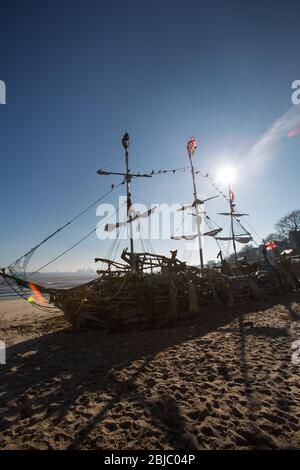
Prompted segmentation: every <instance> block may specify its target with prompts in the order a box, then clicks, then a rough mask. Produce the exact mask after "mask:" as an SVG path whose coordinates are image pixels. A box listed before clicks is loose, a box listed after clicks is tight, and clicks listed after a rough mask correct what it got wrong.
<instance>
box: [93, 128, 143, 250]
mask: <svg viewBox="0 0 300 470" xmlns="http://www.w3.org/2000/svg"><path fill="white" fill-rule="evenodd" d="M129 143H130V137H129V134H128V132H127V131H126V132H125V134H124V135H123V138H122V145H123V147H124V149H125V170H126V171H125V173H121V172H114V171H104V170H101V169H100V170H98V171H97V173H98V175H105V176H108V175H119V176H124V182H126V198H127V218H128V220H127V221H126V222H125V223H117V224H108V225H107V226H106V228H105V230H108V226H109V225H110V229H109V230H112V229H116V228H119V227H121V226H123V225H126V224H127V223H129V233H130V253H134V244H133V229H132V222H133V221H134V220H136V219H138V218H139V217H138V216H133V213H132V201H131V180H132V178H151V177H152V175H148V174H141V173H130V168H129V153H128V147H129ZM151 212H152V211H147V213H146V214H142V215H143V216H145V215H150V213H151Z"/></svg>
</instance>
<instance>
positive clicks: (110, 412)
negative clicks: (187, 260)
mask: <svg viewBox="0 0 300 470" xmlns="http://www.w3.org/2000/svg"><path fill="white" fill-rule="evenodd" d="M0 318H1V320H0V339H1V340H4V341H5V342H6V346H7V363H6V365H0V376H1V381H0V449H102V448H106V449H108V448H109V449H152V450H159V449H182V448H184V449H278V448H279V449H280V448H294V449H295V448H300V428H299V421H300V407H299V405H300V382H299V375H300V365H294V364H293V363H292V359H291V356H292V348H291V344H292V342H293V341H295V340H297V339H300V295H299V294H290V295H286V296H283V297H277V298H275V299H272V300H270V302H269V303H263V304H255V305H254V304H253V305H246V306H238V307H233V308H231V309H227V310H226V309H224V310H213V311H210V312H207V313H205V314H204V313H202V314H201V315H199V317H198V318H197V319H190V320H188V321H185V322H182V321H181V322H179V323H177V324H175V325H172V326H171V327H168V328H162V329H159V330H146V331H131V332H125V333H108V332H103V331H81V332H74V331H72V330H71V329H70V327H69V326H68V324H67V323H66V322H65V321H64V318H63V316H62V314H61V313H57V314H56V313H50V314H49V313H44V312H41V311H40V310H37V309H35V308H34V307H32V306H31V305H30V304H27V303H25V302H24V301H22V300H3V301H1V302H0Z"/></svg>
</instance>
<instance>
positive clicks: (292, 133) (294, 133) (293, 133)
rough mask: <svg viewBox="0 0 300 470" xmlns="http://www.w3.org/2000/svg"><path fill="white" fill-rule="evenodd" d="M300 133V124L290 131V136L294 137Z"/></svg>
mask: <svg viewBox="0 0 300 470" xmlns="http://www.w3.org/2000/svg"><path fill="white" fill-rule="evenodd" d="M298 134H300V126H298V127H295V128H294V129H292V130H291V131H289V132H288V135H287V136H288V137H289V138H290V137H294V136H295V135H298Z"/></svg>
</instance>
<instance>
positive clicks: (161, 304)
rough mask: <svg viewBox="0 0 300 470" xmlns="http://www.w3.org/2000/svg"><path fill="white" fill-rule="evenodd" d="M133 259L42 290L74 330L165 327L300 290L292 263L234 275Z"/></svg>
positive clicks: (147, 257) (159, 259)
mask: <svg viewBox="0 0 300 470" xmlns="http://www.w3.org/2000/svg"><path fill="white" fill-rule="evenodd" d="M131 256H132V255H130V254H129V253H127V252H124V254H123V257H122V259H123V260H124V261H125V262H126V263H127V265H126V264H121V263H114V262H110V261H109V260H103V259H101V261H102V262H103V261H107V264H108V266H109V267H108V269H106V270H105V269H103V270H101V271H99V277H98V278H97V279H95V280H93V281H91V282H89V283H87V284H84V285H81V286H77V287H73V288H69V289H47V288H45V287H41V286H38V288H39V289H40V290H41V291H42V292H44V293H45V294H48V295H49V303H50V304H54V305H55V306H56V307H58V308H59V309H61V310H62V311H63V312H64V315H65V318H66V320H67V321H68V322H69V323H71V324H72V325H73V326H74V327H75V328H80V327H81V326H91V327H100V328H110V329H126V328H133V327H138V328H149V327H155V326H159V325H164V324H167V323H170V322H172V321H173V320H175V319H177V318H186V317H191V316H197V315H201V312H204V311H206V310H208V309H209V308H210V307H211V306H224V307H226V308H230V307H231V306H233V305H239V304H243V303H247V302H253V301H254V302H258V301H262V300H265V299H266V297H267V296H268V295H274V294H278V293H283V292H286V291H289V290H291V289H294V288H298V287H299V281H298V280H297V276H296V275H295V274H293V272H294V271H293V269H292V268H291V266H292V264H291V263H290V264H289V263H287V262H286V261H285V264H284V263H283V264H280V263H279V264H277V265H276V266H271V265H268V266H267V267H266V266H263V265H262V266H260V269H259V270H257V271H256V272H252V271H253V270H252V269H249V272H248V273H244V272H243V273H242V274H241V275H240V274H239V272H238V271H236V273H235V274H234V275H231V276H229V275H225V274H222V273H221V272H220V271H219V270H217V269H199V268H196V267H193V266H187V265H186V264H185V263H182V262H180V261H179V260H177V259H176V258H175V257H174V256H172V258H167V257H165V256H160V255H152V254H150V253H142V254H138V253H135V254H134V258H132V257H131ZM256 268H257V266H256ZM232 272H234V270H232ZM2 276H3V277H8V278H11V279H14V280H15V282H17V284H19V286H20V287H25V288H26V287H28V286H29V283H28V282H27V281H25V280H20V279H17V278H13V277H11V276H9V275H7V274H5V273H2ZM291 279H292V280H291ZM295 279H296V282H295ZM297 283H298V284H297Z"/></svg>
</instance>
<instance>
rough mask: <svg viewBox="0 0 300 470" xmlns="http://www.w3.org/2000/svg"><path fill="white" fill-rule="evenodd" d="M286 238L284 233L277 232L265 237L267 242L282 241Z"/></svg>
mask: <svg viewBox="0 0 300 470" xmlns="http://www.w3.org/2000/svg"><path fill="white" fill-rule="evenodd" d="M284 239H285V237H284V235H282V234H280V233H277V232H273V233H269V235H267V236H266V237H264V240H265V242H269V241H276V242H281V241H282V240H284Z"/></svg>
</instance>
